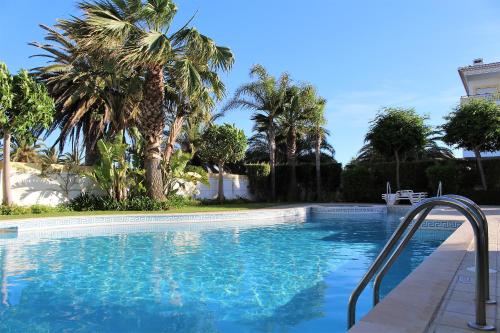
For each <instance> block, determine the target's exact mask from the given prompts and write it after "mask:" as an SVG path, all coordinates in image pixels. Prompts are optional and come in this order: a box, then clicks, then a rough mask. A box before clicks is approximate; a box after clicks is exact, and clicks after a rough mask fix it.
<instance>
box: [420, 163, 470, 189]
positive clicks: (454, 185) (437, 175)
mask: <svg viewBox="0 0 500 333" xmlns="http://www.w3.org/2000/svg"><path fill="white" fill-rule="evenodd" d="M425 174H426V176H427V180H428V183H429V188H430V189H431V190H432V189H437V188H438V186H439V182H442V184H443V193H457V192H458V190H459V188H460V183H461V178H462V172H461V170H460V169H459V167H458V166H457V164H456V163H449V162H448V163H444V164H435V165H431V166H429V167H428V168H427V169H426V170H425Z"/></svg>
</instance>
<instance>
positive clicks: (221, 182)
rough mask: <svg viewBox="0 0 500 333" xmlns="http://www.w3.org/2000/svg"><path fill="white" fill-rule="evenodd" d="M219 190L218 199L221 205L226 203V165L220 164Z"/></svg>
mask: <svg viewBox="0 0 500 333" xmlns="http://www.w3.org/2000/svg"><path fill="white" fill-rule="evenodd" d="M218 167H219V188H218V191H217V198H218V199H219V203H221V204H222V203H223V202H224V163H222V162H219V164H218Z"/></svg>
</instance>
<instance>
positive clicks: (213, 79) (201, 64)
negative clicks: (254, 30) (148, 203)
mask: <svg viewBox="0 0 500 333" xmlns="http://www.w3.org/2000/svg"><path fill="white" fill-rule="evenodd" d="M185 56H186V58H187V59H189V61H190V62H191V73H190V78H189V79H187V78H186V77H185V76H184V75H182V72H179V71H178V66H175V65H174V66H168V67H166V68H165V72H166V75H167V82H166V83H167V89H166V94H165V99H166V105H167V110H168V114H169V115H171V116H172V118H173V119H172V121H171V122H170V123H169V130H168V136H167V141H166V144H165V150H164V156H163V159H164V162H165V163H166V164H168V163H169V161H170V158H171V156H172V153H173V150H174V145H175V143H176V142H177V138H178V137H179V135H180V134H181V132H182V128H183V125H184V123H185V120H187V118H189V117H191V116H194V117H195V118H199V117H200V115H205V116H206V117H210V115H211V113H212V111H213V109H214V107H215V103H216V102H217V101H220V100H221V99H222V97H224V94H225V85H224V83H223V82H222V80H221V79H220V77H219V75H218V72H217V66H215V64H214V62H213V61H212V59H211V58H207V57H206V55H204V54H202V53H201V54H200V53H197V52H195V53H193V52H187V54H186V55H185ZM219 61H221V62H224V63H225V65H224V66H222V68H223V69H226V70H227V69H229V68H230V66H231V65H232V63H233V62H234V57H233V54H232V53H231V52H227V53H225V54H224V55H223V56H222V59H220V60H219ZM193 77H194V78H197V79H193Z"/></svg>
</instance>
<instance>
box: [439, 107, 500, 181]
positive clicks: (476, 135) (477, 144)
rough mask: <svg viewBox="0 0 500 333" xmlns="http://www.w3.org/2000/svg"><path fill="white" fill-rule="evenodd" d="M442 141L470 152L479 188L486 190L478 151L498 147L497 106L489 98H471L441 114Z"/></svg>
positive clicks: (499, 117) (499, 114)
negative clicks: (446, 113) (475, 166)
mask: <svg viewBox="0 0 500 333" xmlns="http://www.w3.org/2000/svg"><path fill="white" fill-rule="evenodd" d="M445 120H446V124H444V125H443V131H444V136H443V141H444V142H446V143H447V144H449V145H453V146H456V147H458V148H463V149H467V150H470V151H473V152H474V155H475V157H476V161H477V167H478V169H479V174H480V176H481V184H482V186H483V189H485V190H487V189H488V185H487V183H486V176H485V174H484V170H483V164H482V161H481V151H496V150H498V149H500V107H499V106H498V105H496V103H495V102H493V101H488V100H485V99H471V100H470V101H468V102H466V103H464V104H461V105H459V106H457V107H456V108H455V110H454V111H453V112H451V113H450V114H449V115H448V116H446V117H445Z"/></svg>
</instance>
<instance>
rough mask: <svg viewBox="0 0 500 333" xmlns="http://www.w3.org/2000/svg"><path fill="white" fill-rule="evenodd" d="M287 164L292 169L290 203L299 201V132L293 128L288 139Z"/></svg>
mask: <svg viewBox="0 0 500 333" xmlns="http://www.w3.org/2000/svg"><path fill="white" fill-rule="evenodd" d="M286 145H287V164H288V167H289V168H290V185H289V186H290V188H289V192H288V200H289V201H297V130H296V129H295V128H291V129H290V131H289V132H288V137H287V144H286Z"/></svg>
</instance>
